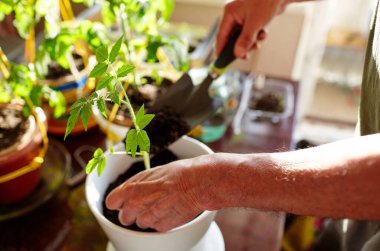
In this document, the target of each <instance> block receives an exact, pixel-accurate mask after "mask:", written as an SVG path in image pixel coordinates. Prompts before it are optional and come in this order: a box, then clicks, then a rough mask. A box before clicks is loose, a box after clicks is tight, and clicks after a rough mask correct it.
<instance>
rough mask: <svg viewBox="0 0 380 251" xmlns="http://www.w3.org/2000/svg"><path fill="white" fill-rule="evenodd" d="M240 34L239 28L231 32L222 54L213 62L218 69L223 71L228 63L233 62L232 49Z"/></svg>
mask: <svg viewBox="0 0 380 251" xmlns="http://www.w3.org/2000/svg"><path fill="white" fill-rule="evenodd" d="M240 33H241V27H238V28H235V29H234V30H233V31H232V32H231V36H230V38H229V39H228V41H227V44H226V45H225V46H224V48H223V50H222V52H221V53H220V55H219V56H218V58H217V59H216V60H215V62H214V66H215V67H216V68H218V69H223V68H225V67H227V66H228V65H229V64H230V63H232V62H233V61H234V60H235V58H236V57H235V54H234V48H235V44H236V41H237V40H238V38H239V36H240Z"/></svg>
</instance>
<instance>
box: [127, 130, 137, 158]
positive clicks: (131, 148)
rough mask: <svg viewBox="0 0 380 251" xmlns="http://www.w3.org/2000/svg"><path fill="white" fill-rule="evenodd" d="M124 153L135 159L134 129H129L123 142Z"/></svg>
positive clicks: (135, 136)
mask: <svg viewBox="0 0 380 251" xmlns="http://www.w3.org/2000/svg"><path fill="white" fill-rule="evenodd" d="M125 151H126V152H131V154H132V157H133V158H134V157H136V151H137V131H136V129H131V130H129V131H128V133H127V139H126V140H125Z"/></svg>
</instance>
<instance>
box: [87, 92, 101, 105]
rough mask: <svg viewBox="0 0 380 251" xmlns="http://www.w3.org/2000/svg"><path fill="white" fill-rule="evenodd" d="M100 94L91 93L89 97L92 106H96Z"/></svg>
mask: <svg viewBox="0 0 380 251" xmlns="http://www.w3.org/2000/svg"><path fill="white" fill-rule="evenodd" d="M98 97H99V96H98V93H97V92H93V93H91V95H90V96H89V97H88V101H89V103H90V104H91V105H93V104H94V101H95V100H97V99H98Z"/></svg>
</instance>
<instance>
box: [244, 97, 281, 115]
mask: <svg viewBox="0 0 380 251" xmlns="http://www.w3.org/2000/svg"><path fill="white" fill-rule="evenodd" d="M249 108H250V109H253V110H260V111H266V112H277V113H281V112H283V111H284V97H283V96H282V95H279V94H274V93H264V94H263V95H261V96H260V97H256V98H252V100H251V102H250V104H249Z"/></svg>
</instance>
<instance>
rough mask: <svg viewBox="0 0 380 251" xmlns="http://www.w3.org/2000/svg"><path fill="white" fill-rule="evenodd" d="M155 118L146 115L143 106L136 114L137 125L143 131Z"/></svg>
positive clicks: (151, 115) (152, 115)
mask: <svg viewBox="0 0 380 251" xmlns="http://www.w3.org/2000/svg"><path fill="white" fill-rule="evenodd" d="M153 118H154V114H144V105H142V106H141V107H140V109H139V111H138V112H137V114H136V124H137V126H138V127H139V128H140V129H141V130H142V129H144V128H145V127H146V126H147V125H148V124H149V123H150V121H152V119H153Z"/></svg>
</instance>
